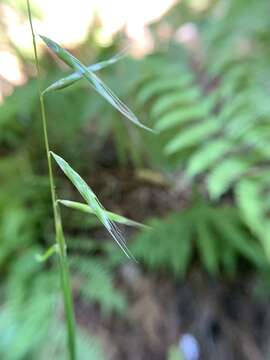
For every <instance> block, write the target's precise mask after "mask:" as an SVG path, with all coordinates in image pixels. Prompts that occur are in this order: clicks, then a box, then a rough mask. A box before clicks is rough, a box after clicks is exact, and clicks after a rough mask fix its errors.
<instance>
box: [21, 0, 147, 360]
mask: <svg viewBox="0 0 270 360" xmlns="http://www.w3.org/2000/svg"><path fill="white" fill-rule="evenodd" d="M27 10H28V17H29V23H30V27H31V34H32V40H33V49H34V56H35V65H36V70H37V77H38V91H39V99H40V107H41V119H42V127H43V137H44V143H45V150H46V157H47V163H48V173H49V183H50V190H51V198H52V207H53V216H54V227H55V244H53V245H52V246H51V247H50V248H49V249H48V250H47V251H46V252H45V254H44V255H40V256H38V260H41V261H45V260H47V259H48V258H49V257H50V256H52V255H53V254H57V256H58V262H59V272H60V280H61V285H62V294H63V302H64V308H65V323H66V331H67V344H68V353H69V359H70V360H75V359H76V358H77V356H76V354H77V349H76V325H75V316H74V305H73V299H72V287H71V282H70V273H69V268H68V261H67V245H66V241H65V237H64V232H63V225H62V220H61V213H60V206H59V205H60V204H63V205H65V206H67V207H70V208H73V209H77V210H80V211H82V212H88V213H90V214H94V215H95V216H96V217H97V218H98V219H99V220H100V222H101V223H102V224H103V225H104V227H105V228H106V230H107V231H108V232H109V234H110V235H111V237H112V238H113V239H114V240H115V241H116V243H117V244H118V245H119V247H120V248H121V249H122V251H123V252H124V253H125V255H126V256H127V257H128V258H129V259H132V260H135V258H134V256H133V255H132V254H131V252H130V251H129V249H128V248H127V246H126V243H125V239H124V237H123V235H122V233H121V231H120V230H119V228H118V227H117V225H116V222H119V223H122V224H125V225H135V226H137V225H141V224H138V223H136V222H134V221H131V220H129V219H126V218H124V217H122V216H120V215H117V214H114V213H112V212H109V211H107V210H106V209H105V208H104V207H103V206H102V205H101V203H100V201H99V200H98V198H97V196H96V195H95V193H94V192H93V191H92V189H91V188H90V187H89V186H88V185H87V183H86V182H85V181H84V180H83V179H82V178H81V176H80V175H79V174H78V173H77V172H76V171H74V170H73V168H72V167H71V166H70V165H69V164H68V163H67V162H66V161H65V160H64V159H63V158H62V157H60V156H59V155H57V154H55V153H54V152H52V151H51V148H50V144H49V137H48V123H47V118H46V111H45V101H44V96H45V94H48V93H49V92H52V91H55V90H61V89H63V88H66V87H68V86H71V85H72V84H74V83H75V82H77V81H78V80H80V79H82V78H84V79H86V80H87V81H88V82H89V83H90V85H91V87H92V88H94V90H96V92H97V93H99V94H100V95H101V96H102V97H103V98H104V99H105V100H107V102H109V103H110V104H111V105H112V106H113V107H114V108H115V109H117V110H118V111H119V112H120V113H121V114H122V115H124V116H125V117H126V118H127V119H129V120H130V121H131V122H133V123H134V124H136V125H137V126H139V127H141V128H143V129H146V130H149V131H152V130H151V129H149V128H148V127H146V126H145V125H143V124H142V123H141V122H140V121H139V119H138V118H137V117H136V115H135V114H134V113H133V112H132V111H131V110H130V109H129V108H128V107H127V106H126V105H125V104H124V103H123V102H122V101H121V100H120V99H119V98H118V97H117V96H116V95H115V94H114V93H113V92H112V90H111V89H110V88H109V87H108V86H107V85H106V84H105V83H104V82H103V81H102V80H101V79H100V78H99V77H98V76H97V75H96V74H94V71H97V70H100V69H102V68H104V67H106V66H108V65H111V64H113V63H115V62H116V61H118V60H119V59H120V58H121V57H122V56H123V54H122V53H119V54H117V55H116V56H114V57H113V58H111V59H109V60H107V61H102V62H100V63H98V64H94V65H91V66H89V67H87V66H85V65H83V64H82V63H81V62H80V61H79V60H78V59H76V58H75V57H74V56H73V55H72V54H70V53H69V52H68V51H67V50H65V49H63V48H62V47H61V46H60V45H58V44H57V43H55V42H54V41H53V40H51V39H49V38H47V37H45V36H40V37H41V38H42V40H43V41H44V42H45V43H46V44H47V46H48V47H49V48H50V49H51V50H52V51H53V52H54V53H55V55H57V56H58V57H59V58H60V59H61V60H62V61H64V62H65V63H66V64H67V65H68V66H70V67H71V68H72V69H73V70H74V71H75V72H74V73H73V74H71V75H69V76H67V77H66V78H63V79H60V80H58V81H56V82H55V83H54V84H52V85H50V86H49V87H48V88H46V89H45V90H42V88H41V72H40V65H39V60H38V54H37V45H36V38H35V32H34V29H33V22H32V15H31V7H30V1H29V0H27ZM52 159H54V160H55V161H56V163H57V164H58V166H59V167H60V168H61V170H62V171H63V172H64V173H65V175H66V176H67V178H68V179H69V180H70V181H71V182H72V183H73V185H74V186H75V188H76V189H77V190H78V192H79V193H80V195H81V196H82V198H83V199H84V200H85V202H86V204H81V203H76V202H72V201H69V200H59V199H58V197H57V193H56V188H55V180H54V175H53V168H52Z"/></svg>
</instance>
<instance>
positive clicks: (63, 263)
mask: <svg viewBox="0 0 270 360" xmlns="http://www.w3.org/2000/svg"><path fill="white" fill-rule="evenodd" d="M27 11H28V18H29V23H30V27H31V34H32V40H33V49H34V56H35V65H36V69H37V77H38V91H39V99H40V107H41V119H42V128H43V137H44V143H45V150H46V156H47V162H48V172H49V182H50V190H51V198H52V205H53V215H54V225H55V232H56V243H57V244H58V246H59V250H60V251H59V255H58V258H59V267H60V279H61V286H62V294H63V301H64V307H65V320H66V321H65V322H66V329H67V341H68V350H69V359H70V360H75V359H76V341H75V316H74V307H73V299H72V291H71V285H70V275H69V269H68V263H67V255H66V242H65V238H64V233H63V227H62V221H61V214H60V209H59V205H58V203H57V197H56V191H55V185H54V177H53V171H52V161H51V155H50V146H49V139H48V130H47V120H46V111H45V104H44V96H43V95H42V89H41V81H40V79H41V76H40V75H41V74H40V66H39V61H38V55H37V46H36V40H35V33H34V29H33V22H32V14H31V8H30V1H29V0H27Z"/></svg>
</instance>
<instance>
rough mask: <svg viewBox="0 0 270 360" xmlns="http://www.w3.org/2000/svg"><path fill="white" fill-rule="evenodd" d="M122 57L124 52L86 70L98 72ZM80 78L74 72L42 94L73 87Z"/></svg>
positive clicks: (81, 76) (79, 74) (80, 76)
mask: <svg viewBox="0 0 270 360" xmlns="http://www.w3.org/2000/svg"><path fill="white" fill-rule="evenodd" d="M123 56H124V52H123V51H122V52H120V53H118V54H116V55H115V56H113V57H112V58H110V59H108V60H105V61H101V62H98V63H96V64H93V65H90V66H88V70H89V71H92V72H95V71H99V70H101V69H103V68H105V67H107V66H109V65H112V64H114V63H116V62H117V61H119V60H120V59H122V58H123ZM82 78H83V75H82V74H81V73H79V72H75V73H73V74H71V75H69V76H66V77H64V78H62V79H60V80H57V81H56V82H54V83H53V84H52V85H50V86H49V87H47V88H46V89H45V90H44V91H43V94H45V93H48V92H50V91H56V90H61V89H64V88H67V87H69V86H71V85H73V84H74V83H76V82H77V81H79V80H81V79H82Z"/></svg>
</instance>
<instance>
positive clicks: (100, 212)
mask: <svg viewBox="0 0 270 360" xmlns="http://www.w3.org/2000/svg"><path fill="white" fill-rule="evenodd" d="M51 154H52V156H53V157H54V159H55V161H56V162H57V164H58V165H59V167H60V168H61V170H62V171H63V172H64V173H65V175H66V176H67V177H68V178H69V180H70V181H71V182H72V183H73V185H74V186H75V187H76V189H77V190H78V191H79V193H80V194H81V196H82V197H83V198H84V200H85V201H86V203H87V204H88V205H89V206H90V208H91V211H93V212H94V214H95V215H96V216H97V218H98V219H99V220H100V221H101V223H102V224H103V225H104V226H105V228H106V229H107V231H108V232H109V234H110V235H111V236H112V238H113V239H114V240H115V241H116V243H117V244H118V245H119V247H120V248H121V249H122V251H123V252H124V253H125V254H126V256H127V257H128V258H129V259H133V260H135V259H134V257H133V255H132V254H131V253H130V251H129V250H128V248H127V246H126V244H125V239H124V237H123V235H122V233H121V231H120V230H119V229H118V227H117V226H116V225H115V223H114V222H113V221H111V220H110V219H109V217H108V215H107V213H106V210H105V209H104V207H103V206H102V205H101V203H100V201H99V200H98V198H97V196H96V195H95V193H94V192H93V191H92V189H91V188H90V187H89V186H88V185H87V184H86V182H85V181H84V180H83V179H82V178H81V177H80V175H79V174H78V173H77V172H76V171H74V170H73V169H72V167H71V166H70V165H69V164H68V163H67V162H66V161H65V160H64V159H62V158H61V157H60V156H59V155H56V154H55V153H53V152H52V151H51Z"/></svg>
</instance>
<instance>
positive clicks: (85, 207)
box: [57, 200, 147, 227]
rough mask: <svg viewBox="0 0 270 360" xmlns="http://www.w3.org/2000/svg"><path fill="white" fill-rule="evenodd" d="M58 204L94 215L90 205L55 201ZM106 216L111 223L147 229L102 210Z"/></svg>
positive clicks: (137, 223) (142, 225)
mask: <svg viewBox="0 0 270 360" xmlns="http://www.w3.org/2000/svg"><path fill="white" fill-rule="evenodd" d="M57 201H58V202H59V203H60V204H62V205H64V206H67V207H69V208H71V209H75V210H80V211H82V212H86V213H88V214H95V212H94V210H93V209H92V208H91V207H90V205H87V204H83V203H79V202H76V201H70V200H57ZM104 211H105V213H106V215H107V216H108V218H109V219H110V220H111V221H115V222H118V223H119V224H124V225H128V226H140V227H147V226H146V225H144V224H141V223H139V222H136V221H133V220H130V219H128V218H126V217H124V216H121V215H118V214H115V213H113V212H111V211H107V210H104Z"/></svg>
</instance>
